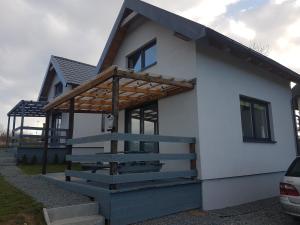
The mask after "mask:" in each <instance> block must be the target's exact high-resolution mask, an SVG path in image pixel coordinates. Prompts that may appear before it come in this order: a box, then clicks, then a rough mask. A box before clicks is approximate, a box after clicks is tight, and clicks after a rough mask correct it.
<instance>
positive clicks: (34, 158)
mask: <svg viewBox="0 0 300 225" xmlns="http://www.w3.org/2000/svg"><path fill="white" fill-rule="evenodd" d="M30 164H31V165H35V164H37V157H36V156H35V155H34V156H33V157H32V158H31V161H30Z"/></svg>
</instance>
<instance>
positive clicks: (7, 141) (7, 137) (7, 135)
mask: <svg viewBox="0 0 300 225" xmlns="http://www.w3.org/2000/svg"><path fill="white" fill-rule="evenodd" d="M9 129H10V115H9V116H8V121H7V131H6V146H7V147H9Z"/></svg>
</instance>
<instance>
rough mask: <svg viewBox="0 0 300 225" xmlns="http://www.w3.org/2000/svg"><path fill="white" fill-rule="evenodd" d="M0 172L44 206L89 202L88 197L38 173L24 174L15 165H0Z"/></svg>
mask: <svg viewBox="0 0 300 225" xmlns="http://www.w3.org/2000/svg"><path fill="white" fill-rule="evenodd" d="M0 174H1V175H2V176H4V177H5V179H6V180H7V181H8V182H9V183H11V184H12V185H14V186H15V187H17V188H19V189H20V190H22V191H24V192H25V193H26V194H28V195H30V196H32V197H33V198H34V199H36V200H37V201H38V202H41V203H42V204H43V205H44V206H45V207H46V208H52V207H58V206H66V205H73V204H81V203H87V202H90V200H89V198H87V197H84V196H82V195H79V194H76V193H73V192H69V191H66V190H63V189H61V188H59V187H57V186H55V185H54V184H52V183H50V182H49V181H48V180H46V179H45V178H43V177H42V176H40V175H35V176H28V175H24V174H23V173H22V172H21V170H20V169H19V168H18V167H16V166H1V165H0Z"/></svg>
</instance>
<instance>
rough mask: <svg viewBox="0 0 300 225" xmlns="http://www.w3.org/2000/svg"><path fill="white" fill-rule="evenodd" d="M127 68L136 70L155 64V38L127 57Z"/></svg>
mask: <svg viewBox="0 0 300 225" xmlns="http://www.w3.org/2000/svg"><path fill="white" fill-rule="evenodd" d="M127 60H128V68H129V69H133V70H134V71H136V72H140V71H142V70H144V69H147V68H148V67H150V66H153V65H155V64H156V62H157V61H156V40H154V41H151V42H150V43H148V44H146V45H144V46H143V47H141V48H139V49H138V50H136V51H135V52H133V53H132V54H130V55H129V56H128V57H127Z"/></svg>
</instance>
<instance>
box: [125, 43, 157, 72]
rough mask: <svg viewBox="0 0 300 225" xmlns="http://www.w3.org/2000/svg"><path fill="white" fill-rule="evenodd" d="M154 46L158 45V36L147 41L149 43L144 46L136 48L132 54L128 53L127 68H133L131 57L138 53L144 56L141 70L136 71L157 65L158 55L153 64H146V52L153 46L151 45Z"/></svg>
mask: <svg viewBox="0 0 300 225" xmlns="http://www.w3.org/2000/svg"><path fill="white" fill-rule="evenodd" d="M153 46H157V40H156V38H154V39H152V40H151V41H149V42H147V43H146V44H144V45H143V46H141V47H139V48H138V49H136V50H134V51H133V52H131V53H130V54H128V55H127V56H126V58H127V68H128V69H133V68H132V67H131V65H130V58H131V57H133V56H134V55H136V54H141V57H142V58H141V70H139V71H136V72H142V71H144V70H146V69H148V68H149V67H151V66H154V65H156V64H157V57H155V62H153V63H151V64H149V65H147V66H145V52H146V51H147V50H148V49H149V48H151V47H153Z"/></svg>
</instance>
